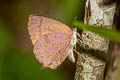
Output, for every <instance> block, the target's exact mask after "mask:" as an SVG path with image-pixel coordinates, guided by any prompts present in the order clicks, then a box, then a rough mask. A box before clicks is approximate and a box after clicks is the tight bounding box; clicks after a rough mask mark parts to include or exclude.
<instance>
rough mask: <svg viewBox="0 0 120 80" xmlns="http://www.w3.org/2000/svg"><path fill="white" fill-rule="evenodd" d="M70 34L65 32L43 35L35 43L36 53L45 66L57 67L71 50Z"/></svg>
mask: <svg viewBox="0 0 120 80" xmlns="http://www.w3.org/2000/svg"><path fill="white" fill-rule="evenodd" d="M69 43H70V36H69V35H67V34H65V33H53V34H46V35H43V36H42V37H41V38H40V39H39V40H38V41H37V42H36V43H35V45H34V49H33V51H34V54H35V56H36V58H37V60H38V61H39V62H40V63H42V64H43V68H46V67H49V68H51V69H56V68H57V66H59V65H60V64H61V63H62V62H63V61H64V59H65V58H66V57H67V56H68V54H69V53H68V52H69V51H70V47H71V46H70V45H69Z"/></svg>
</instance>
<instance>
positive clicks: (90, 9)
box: [75, 0, 115, 80]
mask: <svg viewBox="0 0 120 80" xmlns="http://www.w3.org/2000/svg"><path fill="white" fill-rule="evenodd" d="M114 13H115V4H110V5H107V6H104V5H103V2H102V0H87V2H86V7H85V19H84V20H85V21H84V22H85V24H89V25H98V26H105V27H107V28H112V26H111V25H112V23H113V18H114ZM82 41H83V45H82V46H83V48H84V49H94V50H98V51H100V52H101V51H102V52H104V54H107V51H108V44H109V41H108V40H106V39H104V38H103V37H100V36H99V35H96V34H94V33H92V32H89V31H83V32H82ZM96 54H98V52H97V53H96ZM101 55H103V54H101ZM76 67H77V69H76V74H75V80H103V76H104V69H105V61H104V60H103V59H101V58H100V57H99V56H98V57H96V56H94V55H93V54H92V51H90V52H84V51H81V52H80V54H78V61H77V66H76Z"/></svg>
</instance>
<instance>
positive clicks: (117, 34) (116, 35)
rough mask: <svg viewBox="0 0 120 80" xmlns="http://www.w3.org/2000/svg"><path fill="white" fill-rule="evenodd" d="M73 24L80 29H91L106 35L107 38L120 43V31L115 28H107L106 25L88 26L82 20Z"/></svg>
mask: <svg viewBox="0 0 120 80" xmlns="http://www.w3.org/2000/svg"><path fill="white" fill-rule="evenodd" d="M73 25H74V26H75V27H77V28H78V29H80V30H89V31H92V32H94V33H97V34H99V35H101V36H104V37H105V38H107V39H110V40H111V41H115V42H118V43H120V31H116V30H114V29H107V28H105V27H97V26H88V25H85V24H84V23H83V22H80V21H75V22H74V23H73Z"/></svg>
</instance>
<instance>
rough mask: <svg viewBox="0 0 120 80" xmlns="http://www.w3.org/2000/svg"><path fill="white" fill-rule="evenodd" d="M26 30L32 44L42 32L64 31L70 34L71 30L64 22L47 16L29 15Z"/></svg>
mask: <svg viewBox="0 0 120 80" xmlns="http://www.w3.org/2000/svg"><path fill="white" fill-rule="evenodd" d="M28 31H29V34H30V37H31V40H32V43H33V45H34V44H35V42H36V41H37V40H38V39H39V38H40V37H41V36H42V35H44V34H49V33H66V34H71V35H72V30H71V29H70V28H69V27H68V26H67V25H65V24H63V23H61V22H59V21H57V20H55V19H52V18H48V17H43V16H38V15H30V16H29V21H28Z"/></svg>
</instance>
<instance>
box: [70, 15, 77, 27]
mask: <svg viewBox="0 0 120 80" xmlns="http://www.w3.org/2000/svg"><path fill="white" fill-rule="evenodd" d="M76 20H77V16H75V18H74V19H73V22H72V25H71V28H73V23H74V22H75V21H76Z"/></svg>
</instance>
